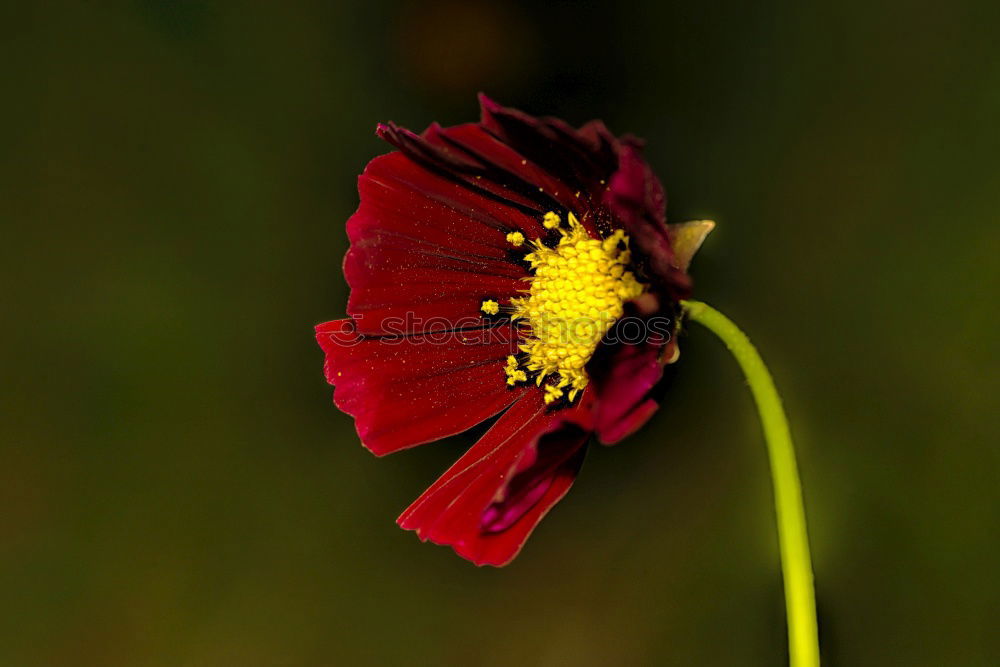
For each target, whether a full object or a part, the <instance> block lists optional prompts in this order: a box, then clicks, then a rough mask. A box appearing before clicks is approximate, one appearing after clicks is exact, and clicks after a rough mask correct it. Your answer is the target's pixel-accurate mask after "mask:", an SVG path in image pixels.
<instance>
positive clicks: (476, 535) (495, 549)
mask: <svg viewBox="0 0 1000 667" xmlns="http://www.w3.org/2000/svg"><path fill="white" fill-rule="evenodd" d="M589 407H590V404H589V402H584V401H582V400H581V402H580V404H579V405H577V406H574V407H572V408H568V409H565V410H561V411H549V410H547V408H546V406H545V403H544V402H543V401H542V394H541V392H539V391H537V390H534V391H530V392H529V393H528V394H526V395H525V396H524V397H523V398H521V399H520V400H518V402H517V403H515V404H514V405H513V406H511V408H510V409H509V410H508V411H507V412H505V413H504V414H503V415H502V416H501V417H500V419H499V420H498V421H497V423H496V424H494V425H493V427H492V428H491V429H490V430H489V431H488V432H487V433H486V435H484V436H483V437H482V438H481V439H480V440H479V442H477V443H476V444H475V445H473V446H472V448H471V449H470V450H469V451H468V452H467V453H466V454H465V455H464V456H463V457H462V458H461V459H459V460H458V462H456V463H455V465H453V466H452V467H451V468H449V469H448V471H447V472H446V473H445V474H444V475H442V476H441V478H440V479H438V480H437V481H436V482H435V483H434V484H433V485H432V486H431V487H430V488H429V489H428V490H427V491H425V492H424V494H423V495H421V496H420V498H418V499H417V500H416V501H415V502H414V503H413V504H412V505H410V507H409V508H407V509H406V511H405V512H403V514H402V515H401V516H400V517H399V519H398V523H399V525H400V526H401V527H402V528H404V529H406V530H414V531H416V533H417V535H418V536H419V537H420V539H422V540H425V541H426V540H430V541H431V542H434V543H435V544H442V545H448V546H451V547H452V548H453V549H454V550H455V552H456V553H458V554H459V555H460V556H462V557H463V558H467V559H468V560H471V561H472V562H474V563H476V564H477V565H497V566H499V565H505V564H507V563H509V562H510V561H511V560H512V559H513V558H514V556H516V555H517V553H518V552H519V551H520V550H521V547H522V546H523V545H524V542H525V540H527V538H528V536H529V535H530V534H531V531H532V530H534V528H535V526H536V525H537V524H538V522H539V521H541V519H542V517H544V516H545V514H546V513H547V512H548V511H549V510H550V509H551V508H552V506H553V505H555V503H557V502H558V501H559V500H560V499H561V498H562V497H563V496H564V495H565V494H566V492H567V491H568V490H569V487H570V486H571V485H572V483H573V480H574V479H575V477H576V473H577V472H578V470H579V468H580V465H581V463H582V461H583V454H584V444H585V442H586V439H587V437H588V434H589V426H590V413H589Z"/></svg>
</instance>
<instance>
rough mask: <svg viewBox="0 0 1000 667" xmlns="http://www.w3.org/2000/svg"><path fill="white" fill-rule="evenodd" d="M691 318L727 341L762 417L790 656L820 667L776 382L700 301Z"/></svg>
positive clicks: (791, 453) (797, 495)
mask: <svg viewBox="0 0 1000 667" xmlns="http://www.w3.org/2000/svg"><path fill="white" fill-rule="evenodd" d="M681 305H682V306H683V307H684V310H685V312H686V314H687V316H688V317H689V318H691V319H692V320H694V321H695V322H699V323H701V324H702V325H704V326H705V327H707V328H708V329H709V330H711V331H712V333H714V334H715V335H716V336H718V337H719V338H720V339H722V342H723V343H725V344H726V347H727V348H729V351H730V352H731V353H732V355H733V356H734V357H736V361H737V363H738V364H739V365H740V368H741V369H743V374H744V375H745V376H746V379H747V382H748V383H749V385H750V391H751V393H753V397H754V401H755V402H756V403H757V413H758V414H759V415H760V421H761V426H762V427H763V430H764V439H765V440H766V441H767V453H768V457H769V458H770V461H771V478H772V480H773V483H774V506H775V509H776V510H777V515H778V542H779V544H780V547H781V571H782V575H783V576H784V581H785V608H786V613H787V615H788V652H789V658H790V661H791V664H792V667H818V665H819V639H818V637H817V633H816V596H815V594H814V593H813V574H812V564H811V563H810V559H809V540H808V538H807V537H806V516H805V511H804V509H803V507H802V487H801V485H800V483H799V473H798V470H797V468H796V464H795V448H794V447H793V446H792V437H791V435H790V434H789V431H788V420H787V419H786V418H785V411H784V409H783V408H782V407H781V398H780V397H779V396H778V390H777V389H775V387H774V380H773V379H771V374H770V373H769V372H768V370H767V366H765V365H764V362H763V360H762V359H761V358H760V355H759V354H758V353H757V349H756V348H755V347H754V346H753V344H752V343H751V342H750V339H749V338H747V336H746V334H744V333H743V332H742V331H740V330H739V328H738V327H737V326H736V325H735V324H733V322H732V321H731V320H730V319H729V318H728V317H726V316H725V315H723V314H722V313H720V312H719V311H717V310H715V309H714V308H712V307H711V306H709V305H707V304H704V303H701V302H700V301H682V302H681Z"/></svg>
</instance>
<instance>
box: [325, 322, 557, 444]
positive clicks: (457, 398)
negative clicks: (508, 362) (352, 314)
mask: <svg viewBox="0 0 1000 667" xmlns="http://www.w3.org/2000/svg"><path fill="white" fill-rule="evenodd" d="M437 338H440V339H441V340H436V339H437ZM316 340H317V341H318V342H319V344H320V346H321V347H322V348H323V351H324V352H325V353H326V364H325V366H324V370H325V373H326V378H327V380H328V381H329V382H330V384H332V385H334V386H335V387H336V390H335V391H334V402H335V403H336V405H337V407H339V408H340V409H341V410H343V411H344V412H346V413H347V414H349V415H351V416H353V417H354V418H355V426H356V428H357V431H358V435H359V436H360V437H361V442H362V443H363V444H364V445H365V447H367V448H368V449H370V450H371V451H372V452H374V453H375V454H377V455H379V456H382V455H384V454H389V453H391V452H395V451H398V450H400V449H405V448H407V447H413V446H415V445H420V444H423V443H426V442H432V441H434V440H438V439H440V438H443V437H446V436H449V435H454V434H456V433H461V432H462V431H465V430H467V429H469V428H471V427H472V426H475V425H476V424H478V423H480V422H482V421H484V420H486V419H489V418H490V417H492V416H494V415H496V414H497V413H498V412H500V411H501V410H503V409H504V408H506V407H507V406H508V405H510V404H511V403H512V402H514V401H515V400H516V399H517V398H518V397H520V396H521V395H522V394H524V392H525V391H528V390H529V388H527V387H517V388H512V387H508V386H507V385H506V384H505V382H504V377H505V375H504V361H505V359H506V357H507V355H508V354H510V353H511V352H512V351H514V350H515V349H516V339H515V338H514V336H513V332H512V331H511V330H510V327H505V328H504V329H499V330H471V331H464V332H455V333H442V334H440V335H439V336H435V335H433V334H422V335H416V336H409V337H405V338H399V339H390V338H376V337H366V336H362V335H360V334H358V333H357V331H356V330H355V328H354V324H353V322H352V321H351V320H336V321H334V322H327V323H325V324H320V325H319V326H317V327H316ZM530 389H531V390H533V393H536V394H537V393H539V392H538V390H537V389H534V388H530Z"/></svg>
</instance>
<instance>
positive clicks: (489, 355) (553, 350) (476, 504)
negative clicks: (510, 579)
mask: <svg viewBox="0 0 1000 667" xmlns="http://www.w3.org/2000/svg"><path fill="white" fill-rule="evenodd" d="M480 103H481V107H482V118H481V120H480V122H479V123H470V124H467V125H459V126H456V127H449V128H442V127H440V126H438V125H436V124H435V125H432V126H431V127H429V128H428V129H427V130H426V131H425V132H424V133H423V134H420V135H418V134H414V133H413V132H410V131H408V130H406V129H403V128H401V127H398V126H396V125H394V124H392V123H389V124H386V125H379V127H378V130H377V132H378V135H379V136H380V137H382V138H383V139H385V140H386V141H388V142H389V143H391V144H393V145H394V146H395V147H396V148H398V149H399V150H397V151H395V152H392V153H389V154H388V155H383V156H381V157H378V158H375V159H374V160H372V161H371V162H370V163H369V164H368V166H367V167H366V169H365V171H364V173H363V174H362V175H361V177H360V178H359V179H358V189H359V192H360V195H361V205H360V206H359V207H358V210H357V212H356V213H355V214H354V215H353V216H352V217H351V218H350V220H348V222H347V233H348V237H349V239H350V242H351V248H350V250H348V252H347V256H346V257H345V258H344V274H345V276H346V278H347V282H348V283H349V285H350V287H351V295H350V299H349V301H348V305H347V312H348V315H349V317H348V318H347V319H343V320H336V321H333V322H327V323H325V324H321V325H319V326H317V327H316V337H317V340H318V341H319V344H320V346H321V347H322V348H323V351H324V352H325V353H326V365H325V372H326V377H327V380H329V382H330V383H331V384H333V385H335V387H336V390H335V393H334V401H335V403H336V405H337V406H338V407H339V408H340V409H342V410H343V411H344V412H346V413H348V414H350V415H352V416H353V417H354V419H355V424H356V426H357V431H358V435H359V436H360V437H361V441H362V443H363V444H364V445H365V446H366V447H367V448H368V449H370V450H371V451H372V452H374V453H375V454H377V455H379V456H381V455H384V454H389V453H391V452H395V451H398V450H400V449H405V448H407V447H413V446H416V445H420V444H424V443H427V442H432V441H434V440H438V439H440V438H444V437H446V436H450V435H454V434H456V433H460V432H462V431H465V430H467V429H469V428H471V427H473V426H475V425H477V424H480V423H481V422H484V421H486V420H488V419H490V418H492V417H494V416H496V415H497V414H500V417H499V419H497V420H496V422H495V423H494V424H493V425H492V427H491V428H490V429H489V431H487V432H486V434H485V435H484V436H483V437H482V438H481V439H480V440H479V442H477V443H476V444H475V445H474V446H473V447H472V448H471V449H470V450H469V451H468V452H467V453H466V454H465V455H464V456H463V457H462V458H460V459H459V460H458V462H456V463H455V465H453V466H452V467H451V468H450V469H449V470H448V471H447V472H445V474H444V475H443V476H442V477H441V478H440V479H439V480H438V481H437V482H435V483H434V484H433V485H432V486H431V487H430V488H429V489H428V490H427V491H426V492H424V494H423V495H422V496H420V498H418V499H417V500H416V502H414V503H413V504H412V505H411V506H410V507H409V508H407V510H406V511H405V512H403V514H402V516H400V517H399V520H398V523H399V525H400V526H402V527H403V528H405V529H407V530H415V531H416V532H417V535H418V536H419V537H420V538H421V539H423V540H431V541H432V542H435V543H437V544H446V545H450V546H452V547H453V548H454V549H455V551H456V552H457V553H458V554H459V555H461V556H463V557H465V558H468V559H469V560H471V561H473V562H475V563H477V564H480V565H482V564H490V565H503V564H505V563H508V562H509V561H510V560H511V559H512V558H514V556H515V555H517V553H518V551H519V550H520V549H521V546H522V545H523V544H524V541H525V540H526V539H527V537H528V535H529V534H530V533H531V531H532V530H533V529H534V527H535V525H537V523H538V522H539V521H540V520H541V518H542V517H543V516H544V515H545V514H546V513H547V512H548V511H549V510H550V509H551V508H552V506H553V505H554V504H555V503H556V502H558V501H559V499H560V498H562V497H563V495H565V493H566V492H567V491H568V490H569V487H570V486H571V485H572V483H573V480H574V478H575V477H576V474H577V472H578V471H579V469H580V465H581V463H582V462H583V457H584V453H585V451H586V445H587V441H588V439H589V438H590V436H591V435H592V434H593V435H595V436H596V437H597V439H598V440H599V441H601V442H602V443H604V444H612V443H615V442H618V441H619V440H621V439H622V438H624V437H625V436H627V435H628V434H630V433H632V432H634V431H635V430H636V429H637V428H639V427H640V426H641V425H642V424H644V423H645V422H646V420H648V419H649V417H650V416H651V415H652V413H653V412H654V411H655V410H656V408H657V403H656V401H655V400H654V399H653V398H652V391H653V389H654V387H655V386H656V384H657V383H658V382H659V380H660V378H661V376H662V374H663V365H664V364H665V363H669V362H671V361H673V360H674V359H675V358H676V354H677V350H676V346H675V344H674V342H673V340H672V339H671V336H670V334H671V333H672V331H673V329H674V323H675V321H676V316H677V314H678V300H679V299H681V298H684V297H686V296H687V295H688V293H689V292H690V280H689V278H688V275H687V273H686V269H687V264H688V261H689V260H690V257H691V255H692V254H693V252H694V250H695V249H696V248H697V246H698V245H699V244H700V243H701V240H702V238H703V237H704V235H705V234H706V233H707V231H708V230H709V229H710V228H711V223H708V222H703V223H686V225H673V226H670V227H668V226H667V225H666V224H665V218H664V208H665V197H664V194H663V188H662V187H661V185H660V182H659V181H658V180H657V178H656V176H655V175H654V174H653V172H652V170H651V169H650V167H649V165H648V164H646V162H645V161H644V160H643V158H642V155H641V143H640V142H639V141H638V140H636V139H634V138H632V137H623V138H616V137H615V136H614V135H612V134H611V133H610V132H609V131H608V130H607V129H606V128H605V127H604V125H603V123H601V122H599V121H594V122H590V123H587V124H586V125H584V126H583V127H581V128H580V129H574V128H572V127H570V126H569V125H567V124H566V123H564V122H563V121H560V120H557V119H554V118H534V117H531V116H528V115H526V114H524V113H521V112H519V111H515V110H513V109H508V108H504V107H501V106H499V105H497V104H496V103H494V102H493V101H491V100H489V99H487V98H486V97H485V96H481V97H480ZM626 321H630V323H631V324H634V325H635V326H634V327H633V330H632V331H625V327H624V326H620V325H623V323H624V322H626ZM637 334H638V335H637ZM625 339H627V340H625ZM501 413H502V414H501Z"/></svg>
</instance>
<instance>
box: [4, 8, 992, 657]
mask: <svg viewBox="0 0 1000 667" xmlns="http://www.w3.org/2000/svg"><path fill="white" fill-rule="evenodd" d="M0 12H2V14H0V42H2V51H0V54H2V62H3V65H2V66H0V67H2V71H3V73H4V77H3V78H4V81H5V83H6V85H5V86H4V90H5V92H6V95H5V96H4V97H5V103H4V105H3V110H2V111H0V114H2V124H0V126H2V127H3V148H2V150H0V202H2V203H0V207H2V218H3V221H4V223H5V224H4V229H5V230H6V231H5V232H4V238H3V243H2V244H0V253H2V269H0V271H2V280H3V294H4V298H3V302H4V317H5V321H6V325H5V326H4V327H3V328H2V333H0V337H2V343H3V345H2V349H3V354H2V378H3V382H2V383H0V406H2V407H0V415H2V444H0V499H2V503H3V504H2V511H0V591H2V593H0V595H2V615H3V616H2V620H0V664H2V665H12V666H19V665H247V666H255V665H262V666H263V665H331V664H336V665H511V664H519V665H541V666H548V665H779V664H782V662H783V661H784V660H785V638H784V612H783V606H782V593H781V580H780V573H779V569H778V558H777V544H776V536H775V532H774V521H773V510H772V498H771V488H770V482H769V478H768V472H767V467H766V458H765V452H764V448H763V443H762V440H761V437H760V435H759V430H758V429H759V427H758V424H757V422H756V418H755V415H754V411H753V406H752V403H751V401H750V398H749V395H748V393H747V391H746V389H745V387H744V386H743V384H742V382H741V378H740V376H739V375H738V371H737V369H736V367H735V365H734V363H733V362H732V360H731V359H729V358H728V357H727V356H726V353H725V352H724V350H723V349H722V346H721V345H720V344H719V343H718V342H717V341H716V340H714V339H713V338H712V337H711V335H710V334H708V333H707V332H706V331H704V330H700V329H693V330H691V331H690V332H689V333H688V335H687V337H686V338H685V340H683V341H682V349H683V354H682V357H681V362H680V363H679V364H678V365H677V367H676V372H675V374H674V376H673V384H672V387H671V390H670V391H669V393H668V399H667V401H666V404H665V405H664V406H663V409H662V410H661V411H660V414H659V415H658V417H657V418H656V419H655V420H654V421H653V422H652V424H651V425H650V426H648V427H647V428H645V429H644V430H643V431H642V432H641V433H640V434H639V435H638V436H636V437H634V438H632V439H630V440H629V441H627V442H625V443H623V444H621V445H620V446H618V447H615V448H600V447H595V448H592V450H591V453H590V455H589V458H588V461H587V464H586V465H585V467H584V470H583V473H582V475H581V477H580V478H579V480H578V483H577V485H576V487H575V488H574V489H573V491H572V493H570V495H569V496H568V497H567V498H566V500H565V501H564V502H563V503H562V504H560V505H559V506H558V508H557V509H556V510H555V511H554V512H553V513H552V515H551V516H550V517H549V518H548V519H547V520H546V521H545V522H543V523H542V525H541V526H540V528H539V530H538V531H537V532H536V534H535V535H534V537H533V538H532V539H531V540H530V542H529V543H528V545H527V547H526V549H525V550H524V552H523V553H522V555H521V556H520V558H519V559H518V560H516V561H515V562H514V563H513V565H511V566H510V567H508V568H506V569H503V570H494V569H489V568H486V569H477V568H475V567H473V566H471V565H470V564H468V563H466V562H465V561H463V560H460V559H459V558H458V557H456V556H455V555H454V554H453V553H452V552H451V551H450V550H448V549H444V548H440V547H434V546H431V545H425V544H421V543H420V542H419V541H418V540H417V539H416V538H415V537H414V536H413V534H411V533H406V532H403V531H401V530H399V529H398V528H397V527H396V526H395V524H394V519H395V517H396V516H397V514H398V513H399V512H400V511H401V510H402V509H403V508H404V507H406V505H407V504H408V503H409V502H410V501H411V500H412V499H414V498H415V497H416V496H417V495H418V494H419V493H420V492H421V491H422V490H423V489H424V488H425V487H426V486H428V485H429V484H430V483H431V482H432V481H433V480H434V479H435V478H436V476H437V475H438V474H439V473H440V472H441V471H443V470H444V469H445V468H446V467H447V466H448V465H449V464H450V462H451V461H452V460H454V458H456V457H457V456H458V455H459V454H460V452H461V451H463V448H465V447H467V446H468V445H469V442H470V441H469V440H468V439H465V438H454V439H452V440H451V441H449V442H446V443H440V444H437V445H431V446H427V447H423V448H419V449H417V450H413V451H409V452H406V453H401V454H397V455H395V456H392V457H389V458H386V459H376V458H375V457H373V456H372V455H370V454H369V453H368V452H366V451H365V450H363V449H362V448H361V446H360V445H359V444H358V440H357V437H356V435H355V434H354V431H353V424H352V422H351V420H350V419H349V418H348V417H346V416H344V415H342V414H340V413H338V412H337V411H336V410H335V409H334V408H333V406H332V405H331V404H330V389H329V388H328V387H327V386H326V384H325V382H324V381H323V377H322V372H321V367H322V355H321V353H320V351H319V349H318V347H317V346H316V344H315V342H314V340H313V334H312V327H313V325H314V324H316V323H317V322H320V321H324V320H327V319H334V318H337V317H340V316H341V315H342V314H343V312H344V306H345V301H346V287H345V284H344V281H343V277H342V275H341V273H340V262H341V258H342V255H343V253H344V251H345V249H346V238H345V233H344V221H345V220H346V218H347V217H348V216H349V215H350V214H351V212H352V211H353V210H354V208H355V207H356V205H357V195H356V191H355V179H356V176H357V174H358V173H359V172H360V171H361V169H362V168H363V167H364V165H365V163H366V162H367V161H368V160H369V159H371V158H372V157H374V156H375V155H377V154H379V153H381V152H385V151H386V150H387V146H386V145H384V144H382V143H381V142H380V141H378V140H377V139H376V138H375V137H374V132H373V130H374V125H375V123H376V121H380V120H395V121H397V122H399V123H402V124H404V125H407V126H410V127H412V128H415V129H422V128H423V127H424V126H426V125H427V124H428V123H430V122H431V121H433V120H438V121H441V122H442V123H445V124H451V123H456V122H464V121H468V120H474V119H475V118H476V117H477V108H476V103H475V98H474V93H475V92H476V91H478V90H485V91H487V92H488V93H489V94H491V95H492V96H494V97H495V98H497V99H498V100H500V101H502V102H504V103H505V104H509V105H512V106H517V107H521V108H524V109H525V110H528V111H530V112H534V113H540V114H554V115H559V116H562V117H564V118H566V119H568V120H570V121H571V122H573V123H580V122H583V121H585V120H588V119H590V118H592V117H601V118H604V119H605V120H606V121H607V122H608V124H609V125H610V127H611V128H612V129H613V130H615V131H617V132H626V131H628V132H634V133H635V134H638V135H640V136H643V137H645V138H646V139H647V140H648V152H647V154H648V157H649V159H650V161H651V162H652V163H653V165H654V166H655V167H656V169H657V170H658V172H659V174H660V176H661V178H662V179H663V181H664V183H665V185H666V187H667V190H668V193H669V195H670V204H669V216H670V217H671V218H672V219H673V220H675V221H680V220H684V219H691V218H701V217H711V218H714V219H715V220H717V221H718V222H719V227H718V229H717V231H716V232H715V234H714V235H713V236H712V237H711V238H710V239H709V241H708V242H707V244H706V246H705V248H704V250H703V252H702V254H701V255H700V256H699V257H698V258H697V259H696V261H695V265H694V269H693V270H694V275H695V279H696V281H697V295H698V297H700V298H702V299H705V300H707V301H709V302H710V303H713V304H714V305H716V306H718V307H719V308H721V309H722V310H723V311H725V312H727V313H728V314H729V315H730V316H732V317H733V318H734V319H735V320H736V321H737V322H739V323H741V325H743V326H744V327H745V328H746V329H747V331H749V332H750V333H751V335H752V336H753V337H754V339H755V341H756V342H757V343H758V344H759V346H760V348H761V350H762V352H763V354H764V356H765V358H766V359H767V360H768V361H769V363H770V364H771V365H772V369H773V371H774V374H775V376H776V379H777V382H778V385H779V387H780V388H781V389H782V390H783V393H784V396H785V400H786V403H787V407H788V410H789V413H790V416H791V419H792V422H793V424H792V426H793V431H794V433H795V435H796V438H797V443H798V447H799V456H800V465H801V472H802V477H803V481H804V485H805V493H806V500H807V505H808V507H807V509H808V517H809V521H810V529H811V538H812V544H813V548H814V559H815V568H816V572H817V579H818V584H817V585H818V595H819V605H820V616H821V625H822V628H821V633H822V638H823V651H824V656H825V658H826V664H827V665H851V666H854V665H928V666H930V665H935V666H936V665H961V666H966V665H997V664H1000V640H998V638H997V631H996V623H997V620H996V619H997V617H998V612H1000V603H998V601H1000V585H998V574H997V562H998V560H1000V549H998V526H1000V491H998V486H1000V478H998V472H1000V455H998V447H997V444H998V442H1000V428H998V426H1000V424H998V407H997V395H998V388H1000V387H998V384H1000V383H998V376H1000V363H998V361H1000V360H998V358H997V354H996V347H995V340H996V333H995V328H996V326H997V324H998V321H997V320H998V318H997V289H998V287H1000V275H998V268H997V267H998V260H997V257H998V252H1000V231H998V230H1000V226H998V222H1000V159H998V156H1000V122H998V121H1000V47H998V46H997V34H998V27H1000V10H998V5H997V3H995V2H993V1H992V0H984V1H983V2H968V1H965V2H962V1H960V2H952V3H937V2H905V1H903V0H890V1H888V2H881V3H871V2H859V1H854V0H851V1H847V2H839V3H834V4H826V3H799V2H795V1H794V0H780V1H779V2H772V3H742V2H734V1H730V2H713V3H693V2H673V1H669V2H663V1H657V0H649V1H647V2H640V3H637V4H625V3H612V2H607V3H599V4H591V5H581V4H578V3H570V2H561V3H553V4H545V5H541V4H539V3H535V2H528V1H527V0H526V1H524V2H517V3H508V4H497V3H486V2H481V1H479V0H466V1H462V2H459V1H457V0H454V1H453V0H448V1H435V2H422V3H409V2H398V3H392V2H389V3H387V2H363V1H361V0H357V1H354V2H295V3H292V2H289V3H277V2H274V3H239V2H232V3H215V2H197V1H193V0H186V1H176V2H166V1H162V0H161V1H154V0H142V1H140V0H135V1H132V2H105V3H82V2H48V3H8V4H5V5H4V8H3V9H2V10H0Z"/></svg>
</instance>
